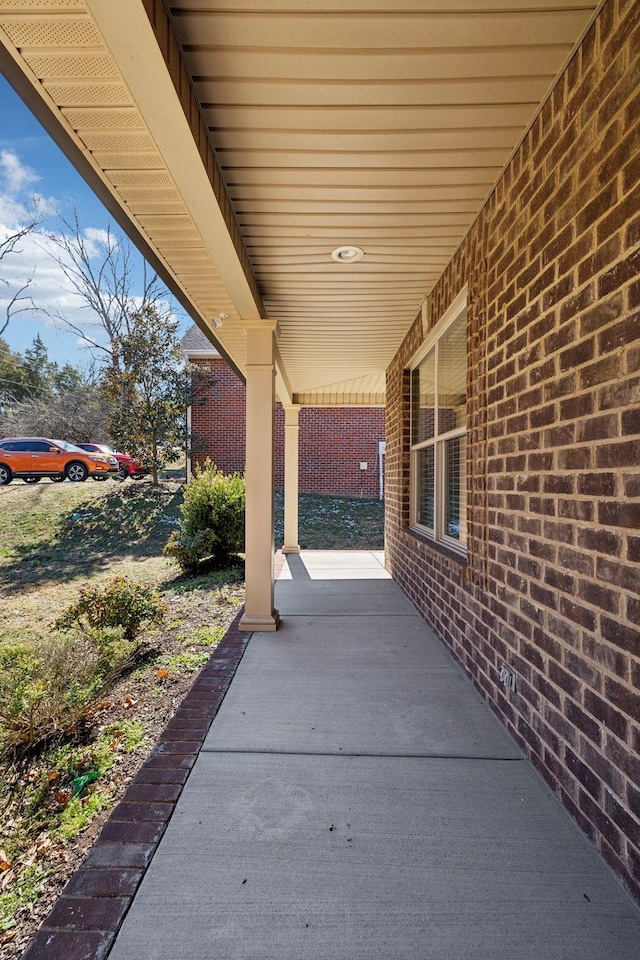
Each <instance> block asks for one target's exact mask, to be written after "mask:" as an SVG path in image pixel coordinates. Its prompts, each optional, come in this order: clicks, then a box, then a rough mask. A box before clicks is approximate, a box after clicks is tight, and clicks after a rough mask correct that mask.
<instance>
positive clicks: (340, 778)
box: [109, 551, 640, 960]
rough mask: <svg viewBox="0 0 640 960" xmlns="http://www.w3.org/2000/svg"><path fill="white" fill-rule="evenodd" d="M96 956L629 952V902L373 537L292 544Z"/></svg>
mask: <svg viewBox="0 0 640 960" xmlns="http://www.w3.org/2000/svg"><path fill="white" fill-rule="evenodd" d="M276 605H277V606H278V608H279V610H280V613H281V616H282V617H283V623H282V626H281V628H280V629H279V630H278V631H277V633H255V634H254V635H253V637H252V638H251V640H250V642H249V645H248V648H247V651H246V653H245V655H244V658H243V660H242V662H241V663H240V666H239V668H238V670H237V673H236V675H235V678H234V679H233V681H232V683H231V686H230V688H229V691H228V693H227V695H226V697H225V700H224V702H223V704H222V707H221V709H220V711H219V713H218V715H217V716H216V718H215V720H214V722H213V724H212V726H211V728H210V731H209V734H208V736H207V738H206V740H205V743H204V746H203V748H202V750H201V752H200V755H199V757H198V759H197V761H196V763H195V765H194V767H193V770H192V772H191V775H190V777H189V779H188V781H187V784H186V786H185V788H184V791H183V793H182V796H181V797H180V800H179V801H178V805H177V807H176V810H175V813H174V815H173V818H172V820H171V822H170V824H169V826H168V828H167V831H166V833H165V834H164V837H163V839H162V841H161V842H160V845H159V848H158V851H157V853H156V855H155V857H154V859H153V861H152V863H151V866H150V867H149V869H148V871H147V873H146V875H145V877H144V879H143V881H142V884H141V886H140V888H139V890H138V892H137V894H136V896H135V899H134V901H133V904H132V906H131V909H130V910H129V913H128V914H127V916H126V918H125V921H124V923H123V925H122V928H121V929H120V932H119V934H118V935H117V938H116V941H115V944H114V946H113V948H112V950H111V952H110V954H109V958H110V960H181V958H185V960H186V958H188V960H226V958H229V960H230V958H243V960H248V958H255V960H266V958H278V960H334V958H335V960H347V958H349V960H354V958H363V960H364V958H366V960H396V958H407V960H409V958H412V960H415V958H434V960H435V958H437V960H450V958H451V960H453V958H455V960H502V958H505V960H507V958H508V960H541V958H544V960H572V958H576V960H605V958H606V960H638V957H639V956H640V909H639V908H638V906H637V905H636V904H635V903H634V901H633V900H632V899H631V898H630V897H629V896H628V895H627V893H626V891H625V890H624V889H623V887H622V886H621V884H620V883H619V882H618V880H617V879H616V878H615V877H614V875H613V874H612V873H611V872H610V870H609V868H608V867H607V865H606V864H605V863H604V861H603V860H602V859H601V858H600V856H599V855H598V853H597V852H596V851H595V849H594V848H593V847H592V846H591V844H590V843H589V842H588V841H587V840H586V838H585V837H584V836H583V835H582V833H581V832H580V831H579V829H578V828H577V826H576V825H575V824H574V823H573V821H572V820H571V819H570V817H569V815H568V814H567V813H566V811H565V810H564V808H563V807H562V806H561V805H560V803H559V801H557V799H556V798H555V797H554V796H553V795H552V793H551V792H550V791H549V790H548V788H547V787H546V785H545V784H544V782H543V781H542V780H541V778H540V777H539V776H538V775H537V773H536V772H535V771H534V769H533V768H532V767H531V765H530V764H529V763H528V762H527V761H526V760H525V759H524V758H523V756H522V754H521V753H520V751H519V750H518V748H517V747H516V746H515V745H514V744H513V742H512V741H511V739H510V738H509V736H508V735H507V733H506V732H505V731H504V729H503V728H502V726H501V725H500V723H499V722H498V720H497V719H496V718H495V717H494V716H493V714H492V713H491V711H490V710H489V709H488V707H486V706H485V704H484V703H483V702H482V700H481V699H480V697H479V696H478V694H477V693H476V691H475V690H474V688H473V687H472V685H471V684H470V682H469V681H468V680H467V679H466V677H465V676H464V675H463V673H462V671H461V670H460V669H459V667H458V666H457V665H456V663H455V662H454V661H453V659H452V658H451V657H450V655H449V654H448V652H447V651H446V650H445V648H444V647H443V645H442V644H441V643H440V642H439V641H438V640H437V638H436V637H435V636H434V635H433V633H432V632H431V631H430V630H429V628H428V627H427V626H426V625H425V623H424V622H423V621H422V619H421V618H420V617H419V616H418V614H417V613H416V611H415V610H414V608H413V607H412V605H411V604H410V603H409V601H408V600H407V599H406V598H405V597H404V595H403V594H402V593H401V592H400V590H399V589H398V587H396V585H395V584H394V583H393V582H392V581H391V580H390V579H389V577H388V575H387V573H386V571H385V570H384V567H383V557H382V554H380V553H373V552H372V553H367V552H350V553H324V552H323V553H320V552H311V551H309V552H303V553H302V554H301V555H300V556H290V557H289V559H288V564H287V565H285V568H284V569H283V572H282V574H281V577H280V579H279V581H278V583H277V585H276Z"/></svg>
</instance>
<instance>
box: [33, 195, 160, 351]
mask: <svg viewBox="0 0 640 960" xmlns="http://www.w3.org/2000/svg"><path fill="white" fill-rule="evenodd" d="M59 217H60V220H61V222H62V224H63V226H64V230H63V232H61V233H51V234H49V237H48V239H49V247H48V252H49V255H50V256H51V258H52V259H53V261H54V262H55V263H56V264H57V266H58V267H59V268H60V270H61V271H62V273H63V274H64V276H65V277H66V279H67V281H68V283H69V286H70V289H71V290H72V291H73V293H74V294H75V295H76V296H77V297H78V298H79V301H80V304H81V306H80V307H79V309H84V310H88V311H90V312H91V313H92V314H93V316H94V318H95V321H96V324H97V325H99V327H100V328H101V329H102V331H103V332H104V333H105V334H106V337H107V341H108V342H107V343H104V342H100V340H99V339H98V337H97V336H95V337H92V336H91V334H90V332H89V331H88V330H87V329H86V326H84V325H82V324H81V322H74V321H73V320H71V319H70V318H69V317H68V316H67V314H66V313H64V312H63V311H62V310H60V309H59V308H58V309H56V310H47V313H48V315H49V316H51V317H52V318H53V319H55V320H56V321H57V322H62V323H63V324H65V326H66V327H67V328H68V329H69V330H71V331H72V332H73V333H76V334H77V335H78V336H80V337H82V338H83V340H85V341H86V343H87V344H88V345H89V346H90V347H92V348H93V349H94V350H96V351H98V354H99V355H101V356H103V358H104V359H106V360H109V361H110V362H113V360H114V350H113V345H114V343H115V342H116V340H117V338H118V337H119V336H122V335H124V334H127V333H129V331H130V319H129V318H130V317H131V316H132V314H134V313H135V312H137V311H139V310H144V309H146V308H147V307H149V306H153V307H154V309H155V310H156V313H157V314H158V315H159V317H160V318H161V319H167V318H168V317H169V316H170V309H169V306H168V301H169V294H168V292H167V290H166V288H165V287H164V284H163V283H162V281H161V280H160V278H159V277H158V275H157V274H156V273H152V272H151V271H150V270H149V268H148V266H147V264H146V263H145V261H144V260H143V262H142V284H141V289H140V290H139V291H138V292H137V293H134V283H135V281H134V275H133V270H134V248H133V246H132V245H131V243H130V242H129V241H128V240H127V239H122V238H121V237H120V236H119V235H117V234H115V233H114V232H113V228H112V226H111V224H108V225H107V227H106V229H105V230H104V231H100V237H99V240H97V239H96V235H95V233H94V234H93V235H92V233H91V232H89V231H87V230H85V229H83V227H82V225H81V223H80V219H79V217H78V212H77V210H75V209H74V211H73V215H72V216H71V217H70V218H69V219H67V218H65V217H64V216H63V215H62V214H59ZM163 302H166V304H167V306H166V308H163V306H162V304H163Z"/></svg>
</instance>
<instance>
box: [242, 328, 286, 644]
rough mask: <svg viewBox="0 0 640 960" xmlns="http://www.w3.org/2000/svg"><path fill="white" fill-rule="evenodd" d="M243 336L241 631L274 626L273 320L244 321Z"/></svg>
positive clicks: (276, 621) (272, 627) (275, 625)
mask: <svg viewBox="0 0 640 960" xmlns="http://www.w3.org/2000/svg"><path fill="white" fill-rule="evenodd" d="M243 326H244V329H245V331H246V334H247V367H246V370H247V385H246V397H247V414H246V417H247V451H246V461H245V463H246V474H247V507H246V514H245V519H246V523H245V527H246V529H245V591H246V599H245V612H244V616H243V617H242V619H241V620H240V624H239V628H240V630H276V629H277V626H278V619H279V618H278V611H277V610H274V607H273V472H274V452H273V440H274V435H273V434H274V429H273V421H274V408H275V351H274V343H275V341H274V330H275V327H276V322H275V321H270V320H256V321H246V322H244V323H243Z"/></svg>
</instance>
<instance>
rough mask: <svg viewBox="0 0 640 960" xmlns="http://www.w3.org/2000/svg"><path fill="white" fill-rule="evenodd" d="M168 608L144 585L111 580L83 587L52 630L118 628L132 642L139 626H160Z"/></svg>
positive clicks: (153, 591)
mask: <svg viewBox="0 0 640 960" xmlns="http://www.w3.org/2000/svg"><path fill="white" fill-rule="evenodd" d="M167 611H168V605H167V603H166V601H165V600H162V598H161V597H160V596H159V594H157V593H156V592H155V590H154V589H153V587H151V586H150V585H149V584H148V583H137V582H136V581H135V580H128V579H127V577H120V576H118V577H111V578H110V579H109V580H107V582H106V584H104V585H103V586H92V585H91V584H85V586H83V587H81V589H80V596H79V598H78V600H77V601H76V602H75V603H72V604H71V606H70V607H68V608H67V610H66V611H65V612H64V613H63V615H62V616H61V617H60V618H59V619H58V620H56V622H55V623H54V627H55V628H56V629H58V630H69V629H71V628H73V627H75V626H78V625H79V626H85V627H88V628H90V629H96V628H97V629H102V628H104V627H121V628H122V630H123V633H124V637H125V639H126V640H133V639H134V637H136V636H137V635H138V633H139V632H140V630H141V629H142V626H143V624H150V623H154V624H159V623H162V620H163V619H164V617H165V615H166V613H167Z"/></svg>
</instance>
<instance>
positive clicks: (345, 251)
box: [331, 247, 364, 263]
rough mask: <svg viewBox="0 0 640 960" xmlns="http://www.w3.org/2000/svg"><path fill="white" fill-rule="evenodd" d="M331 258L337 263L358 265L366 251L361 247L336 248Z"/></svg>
mask: <svg viewBox="0 0 640 960" xmlns="http://www.w3.org/2000/svg"><path fill="white" fill-rule="evenodd" d="M331 257H332V259H333V260H335V261H336V262H337V263H356V262H357V261H358V260H362V258H363V257H364V250H361V249H360V247H336V249H335V250H334V251H333V253H332V254H331Z"/></svg>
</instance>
